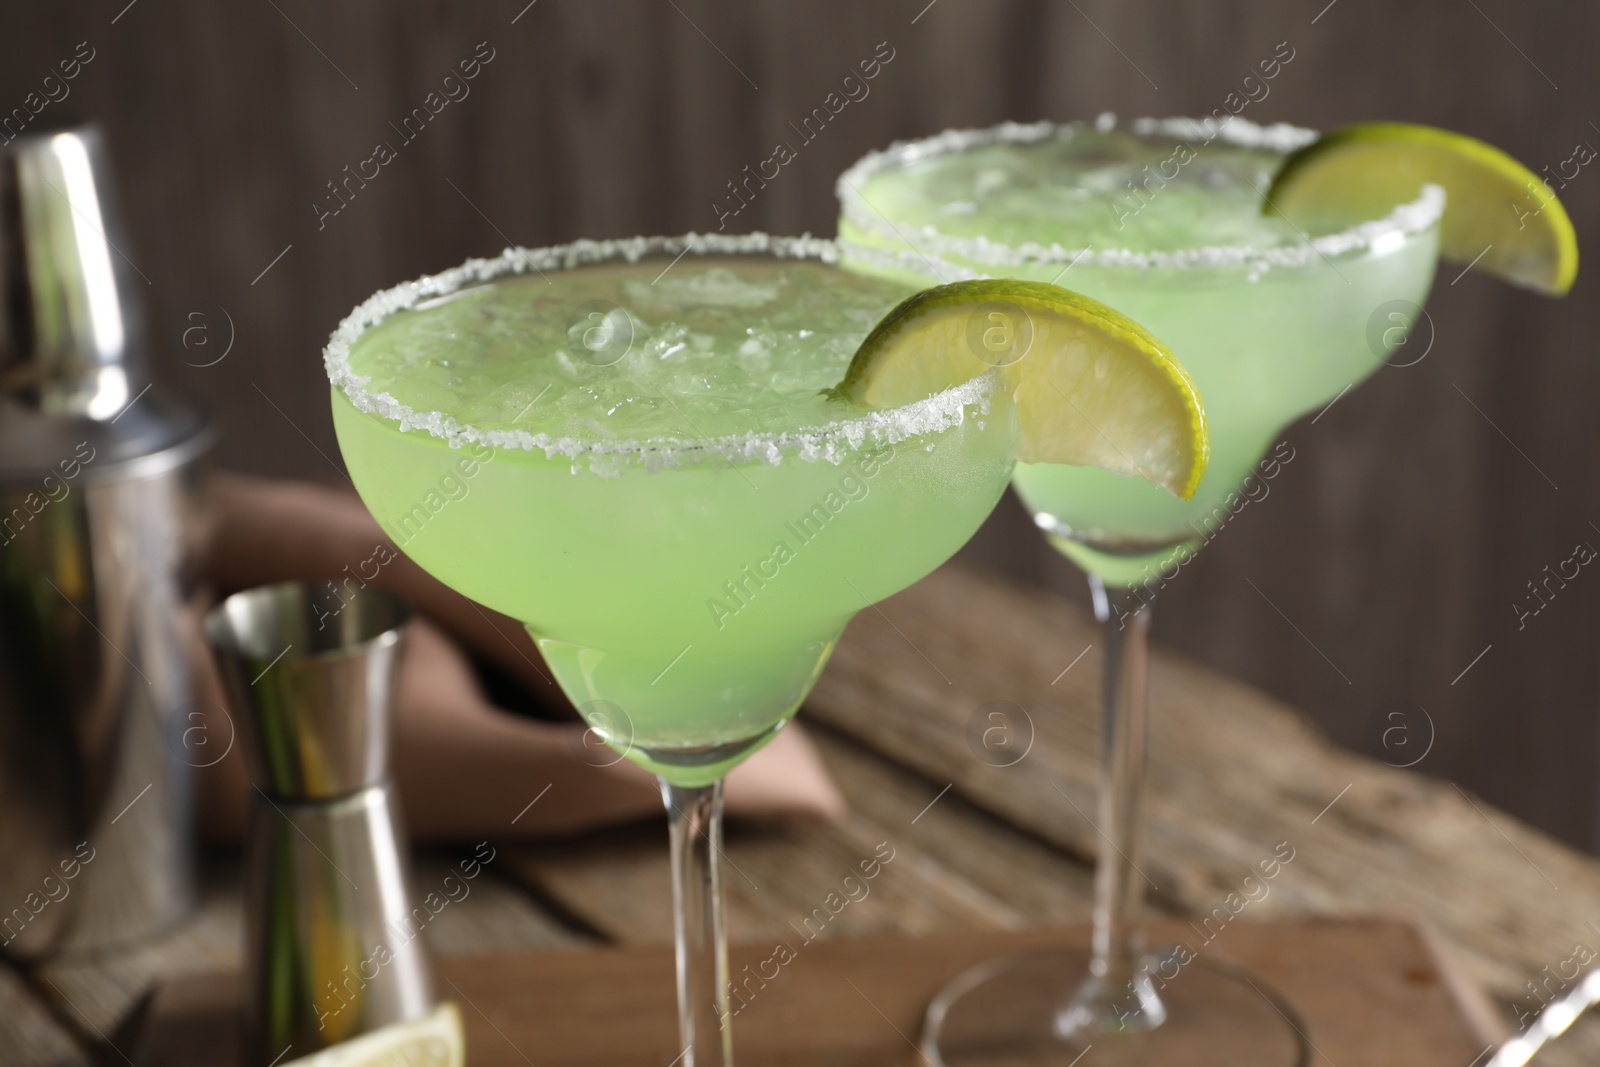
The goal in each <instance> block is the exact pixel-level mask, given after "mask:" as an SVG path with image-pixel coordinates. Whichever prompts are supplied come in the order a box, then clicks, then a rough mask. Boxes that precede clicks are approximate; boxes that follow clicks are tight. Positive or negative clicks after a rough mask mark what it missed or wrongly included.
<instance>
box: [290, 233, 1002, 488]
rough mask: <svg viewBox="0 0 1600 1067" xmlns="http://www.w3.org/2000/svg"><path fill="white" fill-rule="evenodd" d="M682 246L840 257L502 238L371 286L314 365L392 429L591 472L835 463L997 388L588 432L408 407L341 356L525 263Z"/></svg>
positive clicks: (863, 258)
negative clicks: (451, 261) (634, 432)
mask: <svg viewBox="0 0 1600 1067" xmlns="http://www.w3.org/2000/svg"><path fill="white" fill-rule="evenodd" d="M689 254H697V255H705V254H714V255H735V256H738V255H764V256H770V257H774V258H778V259H785V258H792V259H811V260H817V261H819V262H822V263H826V264H829V265H830V266H840V265H841V260H842V259H843V258H844V257H843V256H842V254H841V249H840V246H839V244H838V243H837V242H835V241H833V240H831V239H826V238H819V237H812V236H810V235H809V234H804V235H802V236H799V237H774V236H771V235H769V234H765V233H749V234H738V235H733V234H715V233H708V234H697V233H687V234H681V235H677V236H660V237H629V238H622V239H617V240H605V241H594V240H588V239H580V240H577V241H572V242H570V243H568V244H563V245H549V246H545V247H542V248H521V247H508V248H507V249H506V250H505V251H503V252H501V253H500V255H498V256H495V257H493V258H491V259H482V258H473V259H468V260H466V261H465V262H464V263H461V264H460V265H458V266H455V267H451V268H449V269H447V270H443V271H440V272H438V273H437V274H429V275H425V276H423V277H421V278H416V279H413V280H411V281H407V282H402V283H400V284H399V285H395V286H391V287H390V288H388V289H383V290H380V291H378V292H376V293H374V294H373V295H372V296H370V297H368V298H367V299H366V300H364V301H362V302H361V303H360V304H357V305H356V307H355V308H354V309H353V310H352V311H351V312H350V313H349V314H348V315H346V316H345V317H344V319H343V320H341V321H340V323H339V325H338V327H337V328H335V329H334V331H333V334H332V335H331V336H330V337H329V339H328V343H327V346H326V347H325V348H324V349H323V351H322V361H323V367H324V369H325V370H326V371H327V375H328V381H329V384H330V385H332V386H334V387H335V388H338V389H339V390H340V391H341V392H343V393H344V395H345V397H346V398H347V399H348V400H349V401H350V403H351V404H352V405H353V406H354V407H355V408H356V410H358V411H361V412H363V413H365V414H368V415H376V416H379V417H380V418H383V419H386V420H389V421H391V422H395V423H398V425H399V428H400V429H401V430H402V431H410V430H422V431H425V432H426V433H428V434H429V435H431V436H433V437H436V438H439V439H441V440H443V441H445V442H446V443H447V444H449V445H450V446H451V447H452V448H461V447H464V446H466V445H469V444H479V445H487V446H489V447H491V448H513V449H520V450H523V451H528V452H533V451H542V452H544V453H545V455H546V456H547V457H549V458H551V459H555V458H557V457H564V458H567V459H571V460H573V461H574V463H576V462H577V461H578V460H579V459H588V460H589V462H590V464H591V467H592V468H593V469H595V470H598V471H601V472H609V471H612V470H615V469H617V468H620V467H626V466H632V465H639V466H644V467H647V468H649V469H657V468H670V467H679V466H688V465H696V464H703V463H707V462H710V461H711V460H712V459H713V458H721V459H724V460H727V461H728V462H730V463H737V462H746V463H748V462H752V461H760V462H765V463H767V464H769V465H776V464H778V463H779V462H781V460H782V459H783V458H784V457H785V456H786V455H794V456H797V457H798V458H800V459H803V460H805V461H807V462H816V461H817V460H826V461H828V462H830V463H834V464H838V463H841V462H843V461H844V460H845V459H847V458H848V457H849V456H850V455H852V454H854V453H857V452H859V451H860V450H861V449H862V448H863V447H864V446H865V447H879V446H884V445H894V444H897V443H899V442H901V441H904V440H907V439H909V438H913V437H923V436H926V435H929V434H934V433H942V432H944V431H946V430H950V429H954V428H955V427H958V426H960V425H961V424H962V423H963V422H964V421H965V420H966V418H967V408H968V407H971V406H974V405H976V406H977V407H978V408H979V409H980V411H981V412H983V413H987V410H988V404H989V400H990V398H991V397H992V395H993V393H994V391H995V389H996V387H997V380H996V377H995V374H994V372H989V373H987V374H984V375H980V376H979V377H977V378H974V379H972V380H970V381H967V382H964V383H962V384H960V385H957V386H954V387H952V388H949V389H946V390H943V391H942V392H938V393H934V394H932V395H930V396H928V397H926V398H924V399H922V400H918V401H916V402H914V403H911V404H904V405H900V406H897V407H892V408H883V409H877V410H865V411H863V412H862V413H861V414H859V415H854V416H851V417H848V418H843V419H838V420H835V421H833V422H829V423H823V424H819V425H813V426H802V427H798V428H796V429H793V430H782V431H761V432H752V433H745V434H723V435H709V436H704V437H676V436H656V437H640V438H628V439H616V440H604V441H595V440H586V439H583V438H579V437H572V436H562V435H557V434H550V433H543V432H531V431H528V430H515V429H512V430H487V429H481V428H479V427H476V426H473V425H471V424H469V423H464V422H462V421H460V420H459V419H457V418H456V417H455V416H453V415H451V414H449V413H448V412H444V411H418V410H417V409H415V408H413V407H411V406H410V405H408V404H405V403H403V402H401V401H400V400H399V399H397V398H396V397H395V396H394V395H393V394H391V393H388V392H384V391H381V390H375V389H370V388H368V386H369V384H370V382H371V377H370V376H369V375H362V374H357V373H356V372H355V370H354V369H353V368H352V367H351V365H350V350H351V348H352V347H353V346H354V345H355V343H356V342H357V341H358V340H359V339H360V338H361V336H362V335H363V334H365V333H366V332H367V331H368V330H369V329H371V328H372V327H374V326H376V325H378V324H379V323H381V322H383V321H385V320H386V319H388V318H390V317H391V316H393V315H395V314H397V313H399V312H401V311H406V310H410V309H412V308H414V307H416V306H417V305H418V304H419V303H421V302H423V301H426V300H432V299H435V298H437V297H441V296H447V295H449V294H452V293H455V292H457V291H458V290H460V289H463V288H466V287H468V286H473V285H481V284H485V283H488V282H492V281H494V280H495V279H497V278H503V277H507V276H511V275H521V274H527V273H529V272H536V273H543V272H544V271H547V270H552V271H553V270H569V269H572V268H574V267H581V266H589V265H593V264H597V263H605V262H611V261H616V260H625V261H627V262H629V263H636V262H638V261H640V260H641V259H644V258H645V257H646V256H674V257H678V258H681V257H682V256H684V255H689ZM849 259H850V262H851V263H852V264H857V263H862V262H865V263H866V264H868V265H871V266H874V267H876V268H879V269H883V270H915V271H918V272H921V270H922V269H921V268H920V267H918V266H917V265H916V264H918V263H920V262H921V258H920V257H918V256H914V255H910V254H907V253H901V252H892V251H883V250H856V249H852V250H851V252H850V256H849ZM841 269H845V268H841ZM575 469H576V468H575Z"/></svg>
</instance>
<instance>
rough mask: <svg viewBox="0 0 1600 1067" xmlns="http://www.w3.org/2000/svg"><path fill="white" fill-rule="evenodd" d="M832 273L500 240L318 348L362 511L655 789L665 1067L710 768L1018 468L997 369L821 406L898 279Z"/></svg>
mask: <svg viewBox="0 0 1600 1067" xmlns="http://www.w3.org/2000/svg"><path fill="white" fill-rule="evenodd" d="M679 257H681V258H679ZM835 259H836V252H835V248H834V245H833V244H832V243H831V242H825V241H811V240H805V239H797V240H780V239H768V238H765V237H762V236H760V235H753V236H749V237H740V238H714V237H700V238H691V239H687V240H680V239H649V240H645V239H636V240H632V241H621V242H610V243H592V242H580V243H579V244H575V245H571V246H567V247H564V248H554V249H541V250H532V251H528V250H510V251H508V252H507V253H506V254H505V255H503V256H501V257H499V258H498V259H494V260H480V261H472V262H469V263H467V264H465V265H464V266H462V267H460V268H457V269H456V270H453V271H448V272H446V273H444V274H441V275H437V276H434V277H431V278H426V279H422V280H421V281H419V282H414V283H409V284H407V285H403V286H400V287H398V288H396V289H392V290H388V291H386V292H383V293H379V294H378V295H377V296H375V297H373V298H371V299H370V300H368V301H367V302H366V303H364V304H362V305H361V306H360V307H358V308H357V309H356V310H355V311H354V312H353V313H352V314H351V315H350V316H349V317H348V318H347V319H346V320H345V322H344V323H343V324H341V326H340V327H339V329H338V331H337V332H336V333H335V334H334V336H333V339H332V341H331V343H330V344H329V346H328V349H327V353H326V363H327V369H328V373H329V378H330V380H331V382H332V384H333V390H332V401H333V416H334V424H335V428H336V430H337V432H338V437H339V445H340V449H341V451H342V452H343V454H344V457H345V461H346V464H347V465H348V467H349V471H350V476H351V478H352V480H353V481H354V482H355V485H356V488H357V489H358V490H359V492H360V493H361V496H362V499H363V500H364V501H365V502H366V504H367V506H368V508H369V509H370V510H371V511H372V513H373V514H374V515H375V516H376V517H377V518H378V520H379V522H380V523H382V524H383V525H384V527H385V529H386V530H387V531H388V532H389V533H390V535H391V536H392V537H394V539H395V540H396V542H397V543H398V544H399V545H400V546H401V547H402V548H403V549H404V551H405V552H406V553H407V554H408V555H410V556H411V557H412V558H413V559H415V560H416V561H417V563H419V564H420V565H421V566H422V567H424V568H425V569H426V570H428V571H429V572H430V573H432V574H433V575H435V576H436V577H438V578H439V579H440V580H441V581H443V582H445V583H446V584H448V585H450V586H451V587H453V588H455V589H456V590H458V591H460V592H461V593H463V594H465V595H466V596H469V597H471V598H473V599H474V600H477V601H480V602H481V603H483V604H486V605H488V606H490V607H492V608H495V609H497V610H500V611H503V612H505V613H507V614H509V615H511V616H513V617H515V618H517V619H520V620H522V621H523V622H525V623H526V625H527V627H528V629H529V632H530V633H531V634H532V635H533V637H534V639H535V640H536V641H537V642H538V644H539V647H540V649H541V650H542V651H543V653H544V655H545V658H546V659H547V661H548V662H549V664H550V667H551V669H552V670H553V672H554V673H555V676H556V679H557V680H558V682H559V683H560V684H561V686H562V688H563V689H564V690H565V691H566V693H567V694H568V696H570V697H571V699H572V701H573V702H574V704H576V705H577V707H578V708H579V710H580V711H581V712H582V713H583V714H584V716H585V718H586V719H587V720H588V721H589V722H590V723H591V725H592V726H593V727H594V728H595V729H596V730H597V731H598V732H599V733H600V734H601V735H602V736H603V737H605V739H606V740H607V741H608V742H609V743H610V744H612V745H613V746H614V747H615V748H617V749H618V750H619V751H621V752H624V753H625V754H626V755H627V756H628V757H629V758H630V759H633V760H635V761H636V762H638V763H640V764H641V765H643V766H645V767H647V768H649V769H650V770H651V771H653V772H655V773H656V774H658V775H659V776H660V777H661V778H662V780H663V783H664V784H663V794H664V796H665V797H666V799H667V804H668V807H669V811H670V813H671V816H672V823H673V826H672V830H673V854H674V872H675V891H676V898H677V903H678V912H677V921H678V938H679V981H680V986H679V995H680V1012H681V1019H682V1023H683V1039H684V1047H685V1052H684V1056H685V1059H684V1060H682V1061H681V1062H683V1063H685V1064H688V1063H695V1064H698V1065H699V1067H708V1065H712V1064H722V1063H724V1062H726V1059H727V1057H728V1056H730V1055H731V1053H730V1052H729V1044H728V1034H727V1031H726V1026H725V1024H726V1021H727V1019H726V1004H727V976H726V961H725V954H724V950H723V949H722V947H721V946H720V944H719V943H718V941H717V939H716V938H714V937H713V934H714V933H720V920H719V919H718V918H717V917H716V916H715V914H714V913H715V908H716V901H717V889H716V884H717V883H716V879H717V875H716V867H715V862H714V852H715V849H716V848H717V840H718V836H719V834H720V780H721V778H722V776H723V775H724V774H725V773H726V771H727V770H728V768H729V767H731V766H732V765H733V764H735V763H737V762H738V761H739V760H740V759H742V758H743V757H745V756H747V755H749V754H750V753H751V752H752V751H754V750H755V749H756V748H757V747H759V746H760V745H761V744H762V743H763V742H764V741H765V740H767V739H768V738H770V737H771V736H772V735H773V734H774V732H775V731H776V730H778V729H779V728H780V727H781V726H782V725H783V724H784V723H785V722H786V721H788V719H789V718H790V717H791V716H792V715H793V714H794V712H795V710H796V709H797V707H798V706H799V704H800V702H801V700H802V699H804V697H805V695H806V694H807V692H808V691H809V690H810V688H811V685H812V683H813V682H814V681H815V680H816V678H817V675H818V674H819V673H820V671H821V670H822V667H823V664H824V663H825V662H826V661H827V658H828V654H829V653H830V652H831V651H832V649H833V647H834V643H835V642H836V641H837V640H838V637H839V634H840V632H841V631H842V630H843V629H844V626H845V624H846V623H847V622H848V621H849V620H850V617H851V616H852V615H853V614H854V613H855V612H857V611H859V610H860V609H862V608H863V607H866V606H868V605H869V604H871V603H873V602H874V601H877V600H880V599H882V598H883V597H886V596H888V595H890V594H891V593H894V592H896V591H897V590H899V589H902V588H904V587H905V586H907V585H909V584H911V583H912V582H914V581H916V580H918V579H919V578H921V577H923V576H924V575H925V574H927V573H928V572H929V571H931V570H933V569H934V568H935V567H937V566H938V565H939V564H940V563H942V562H944V561H945V560H946V559H947V558H949V557H950V555H952V554H953V553H954V552H955V551H956V549H958V548H959V547H960V546H961V545H962V544H963V543H964V542H965V541H966V540H967V538H968V537H969V536H971V534H972V532H973V531H974V530H975V529H976V528H977V527H978V525H979V524H980V523H981V522H982V521H983V519H984V518H985V517H986V516H987V515H988V513H989V511H990V510H991V508H992V507H993V506H994V503H995V501H996V500H997V499H998V498H999V496H1000V494H1001V493H1002V492H1003V491H1004V488H1005V485H1006V482H1007V480H1008V478H1009V477H1010V475H1011V470H1012V466H1013V461H1012V455H1013V442H1014V426H1013V420H1012V408H1011V407H1010V405H1009V403H995V404H993V405H992V406H991V404H990V400H991V393H992V391H993V388H994V383H993V380H992V378H979V379H975V380H973V381H970V382H968V383H966V384H964V385H961V386H958V387H956V388H953V389H949V390H946V391H944V392H941V393H939V394H937V395H934V396H931V397H929V398H927V399H926V400H923V401H921V402H918V403H915V404H910V405H907V406H904V407H900V408H896V409H893V410H887V411H869V410H866V409H863V408H859V407H856V406H854V405H852V404H850V403H849V402H847V401H845V400H842V399H839V398H837V397H836V396H834V395H831V394H826V393H824V392H823V390H824V389H825V388H826V387H830V386H832V385H834V384H835V383H836V382H837V381H838V380H839V378H840V377H841V375H842V374H843V372H844V369H845V367H846V366H847V365H848V364H849V362H850V359H851V357H852V355H853V354H854V353H855V351H856V349H857V346H858V345H859V344H860V342H861V340H862V339H863V338H864V337H865V336H866V335H867V334H868V332H869V331H870V330H871V329H872V327H873V325H874V324H876V323H877V321H878V320H879V319H880V318H882V317H883V315H884V313H885V312H887V311H889V310H890V309H891V308H892V307H893V306H894V305H895V304H896V303H898V302H899V301H900V300H901V299H902V298H903V297H905V296H907V295H909V294H910V293H911V292H912V291H913V287H908V286H907V285H905V284H903V283H899V282H892V281H886V280H874V279H863V278H861V277H859V276H857V275H854V274H851V273H849V272H847V271H844V270H843V269H841V268H839V267H837V266H836V265H834V262H833V261H834V260H835Z"/></svg>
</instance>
